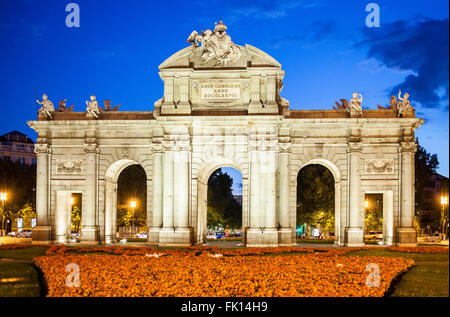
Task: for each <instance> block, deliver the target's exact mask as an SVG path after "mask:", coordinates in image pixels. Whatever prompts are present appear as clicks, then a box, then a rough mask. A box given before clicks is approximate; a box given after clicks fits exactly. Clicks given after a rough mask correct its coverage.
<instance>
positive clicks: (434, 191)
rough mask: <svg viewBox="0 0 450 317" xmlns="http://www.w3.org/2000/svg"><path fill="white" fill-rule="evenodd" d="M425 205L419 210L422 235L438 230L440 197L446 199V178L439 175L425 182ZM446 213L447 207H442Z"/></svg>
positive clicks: (440, 207) (440, 208)
mask: <svg viewBox="0 0 450 317" xmlns="http://www.w3.org/2000/svg"><path fill="white" fill-rule="evenodd" d="M424 191H425V197H426V198H425V199H426V200H425V205H424V208H423V210H419V211H418V213H417V215H418V218H419V219H418V220H419V224H420V228H421V230H422V231H423V233H428V231H430V232H433V231H435V230H439V228H440V220H441V210H442V205H441V196H444V197H448V178H447V177H445V176H442V175H440V174H434V175H432V176H431V177H430V178H429V179H428V180H427V181H426V182H425V188H424ZM444 208H445V211H447V208H448V205H446V206H444Z"/></svg>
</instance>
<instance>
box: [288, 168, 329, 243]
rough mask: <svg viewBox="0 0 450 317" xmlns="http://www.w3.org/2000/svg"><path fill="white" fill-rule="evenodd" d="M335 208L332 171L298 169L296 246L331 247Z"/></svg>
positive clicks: (324, 169)
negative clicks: (314, 244)
mask: <svg viewBox="0 0 450 317" xmlns="http://www.w3.org/2000/svg"><path fill="white" fill-rule="evenodd" d="M335 207H336V203H335V180H334V177H333V174H332V173H331V171H330V170H329V169H328V168H327V167H325V166H323V165H320V164H311V165H307V166H305V167H303V168H302V169H300V171H299V173H298V175H297V218H296V230H297V232H296V238H297V242H299V243H306V242H311V240H314V241H313V242H321V243H333V242H334V239H335V234H336V232H335Z"/></svg>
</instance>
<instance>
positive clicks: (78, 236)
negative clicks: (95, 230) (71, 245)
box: [70, 231, 81, 242]
mask: <svg viewBox="0 0 450 317" xmlns="http://www.w3.org/2000/svg"><path fill="white" fill-rule="evenodd" d="M70 239H71V240H74V241H75V242H78V241H80V239H81V233H80V232H78V231H71V232H70Z"/></svg>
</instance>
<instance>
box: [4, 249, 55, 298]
mask: <svg viewBox="0 0 450 317" xmlns="http://www.w3.org/2000/svg"><path fill="white" fill-rule="evenodd" d="M45 250H47V248H45V247H30V248H25V249H15V250H0V259H8V260H12V261H0V297H36V296H40V293H41V290H40V284H39V279H38V273H37V271H36V270H35V268H34V267H33V265H32V264H31V260H32V259H33V258H34V257H38V256H42V255H45ZM9 278H13V279H18V280H16V281H8V280H5V279H9Z"/></svg>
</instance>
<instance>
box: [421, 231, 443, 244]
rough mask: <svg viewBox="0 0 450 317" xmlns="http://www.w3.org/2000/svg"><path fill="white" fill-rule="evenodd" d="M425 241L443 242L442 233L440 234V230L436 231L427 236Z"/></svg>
mask: <svg viewBox="0 0 450 317" xmlns="http://www.w3.org/2000/svg"><path fill="white" fill-rule="evenodd" d="M424 241H425V242H437V243H440V242H441V235H440V234H439V232H435V233H434V234H433V235H430V236H426V237H425V239H424Z"/></svg>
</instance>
